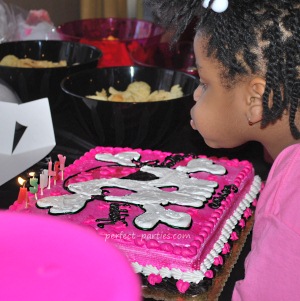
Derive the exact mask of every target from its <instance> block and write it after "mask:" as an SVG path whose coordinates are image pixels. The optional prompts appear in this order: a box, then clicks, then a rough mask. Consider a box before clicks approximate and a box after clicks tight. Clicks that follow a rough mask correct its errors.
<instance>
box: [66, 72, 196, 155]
mask: <svg viewBox="0 0 300 301" xmlns="http://www.w3.org/2000/svg"><path fill="white" fill-rule="evenodd" d="M134 81H144V82H147V83H148V84H149V85H150V86H151V89H152V91H153V90H161V89H162V90H168V91H169V90H170V88H171V87H172V86H173V85H175V84H179V85H180V86H181V87H182V90H183V93H184V95H183V97H180V98H176V99H172V100H164V101H157V102H136V103H133V102H131V103H129V102H111V101H100V100H94V99H90V98H87V97H85V96H86V95H93V94H95V92H96V91H100V90H101V89H102V88H104V89H105V90H108V88H109V87H111V86H112V87H114V88H115V89H117V90H121V91H122V90H126V88H127V86H128V85H129V84H130V83H132V82H134ZM197 84H198V80H197V78H196V77H194V76H192V75H189V74H187V73H184V72H181V71H176V70H170V69H162V68H156V67H139V66H129V67H110V68H99V69H96V70H89V71H83V72H79V73H76V74H71V75H70V76H68V77H67V78H65V79H64V80H63V81H62V83H61V87H62V90H63V91H65V92H66V93H67V94H68V95H71V96H72V98H73V105H72V107H73V108H74V118H76V119H77V120H78V122H79V123H80V125H81V127H82V128H83V129H84V131H85V135H86V139H87V140H90V142H93V143H94V144H97V145H106V146H122V147H125V146H128V147H141V148H152V149H154V148H159V147H160V146H161V145H162V144H163V143H164V141H165V140H166V139H168V138H169V137H170V135H173V134H175V133H176V131H177V130H178V129H179V128H180V127H182V126H183V125H186V124H188V122H189V120H190V109H191V107H192V105H193V91H194V90H195V88H196V87H197Z"/></svg>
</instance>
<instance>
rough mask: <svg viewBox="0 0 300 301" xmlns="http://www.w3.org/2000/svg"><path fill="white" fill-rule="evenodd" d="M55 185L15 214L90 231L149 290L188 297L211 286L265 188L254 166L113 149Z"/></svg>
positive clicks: (96, 153)
mask: <svg viewBox="0 0 300 301" xmlns="http://www.w3.org/2000/svg"><path fill="white" fill-rule="evenodd" d="M54 179H56V177H55V176H54V174H53V177H52V178H51V181H50V185H49V186H48V188H45V189H43V195H42V194H41V193H42V191H41V189H39V191H38V193H37V195H36V197H35V195H33V194H30V196H29V201H28V202H27V203H26V202H21V203H20V202H18V201H16V202H15V203H14V204H13V205H12V206H11V207H10V210H14V211H22V212H24V213H30V214H31V213H34V214H44V215H45V214H49V215H52V216H53V218H56V219H63V220H69V221H70V222H73V223H76V224H79V225H82V226H84V227H88V228H90V229H91V230H92V231H96V232H97V233H98V234H99V236H101V237H102V238H103V239H104V240H105V241H107V242H110V243H112V244H114V245H115V246H116V247H117V248H119V249H120V250H121V251H122V252H123V253H124V254H125V255H126V257H127V259H128V260H129V261H130V262H131V264H132V266H133V268H134V270H135V272H136V273H139V274H140V275H141V276H142V279H143V282H144V284H146V285H149V286H156V287H164V288H167V289H169V290H178V291H179V292H180V293H186V294H198V293H200V292H202V291H204V290H206V289H207V287H208V286H209V285H210V284H211V282H212V279H213V278H214V276H215V274H216V271H217V270H218V269H219V267H221V266H222V265H223V263H224V260H226V256H228V253H230V248H231V242H232V241H234V240H238V238H239V232H240V231H242V228H243V227H244V226H245V223H246V222H247V219H248V218H249V217H250V216H251V215H252V213H253V210H254V207H255V204H256V201H257V197H258V195H259V192H260V190H261V180H260V178H259V177H258V176H256V175H255V174H254V170H253V166H252V164H251V163H250V162H248V161H239V160H237V159H234V160H229V159H227V158H215V157H212V158H208V157H206V156H203V155H200V156H195V155H187V154H172V153H167V152H161V151H151V150H141V149H134V150H133V149H130V148H112V147H97V148H95V149H92V150H91V151H89V152H88V153H86V154H85V155H84V156H82V157H81V158H80V159H78V160H76V161H75V162H74V163H73V164H72V165H70V166H68V167H67V168H65V169H64V171H63V172H62V171H61V172H60V173H59V177H58V178H57V179H56V180H55V181H54ZM36 199H37V200H36Z"/></svg>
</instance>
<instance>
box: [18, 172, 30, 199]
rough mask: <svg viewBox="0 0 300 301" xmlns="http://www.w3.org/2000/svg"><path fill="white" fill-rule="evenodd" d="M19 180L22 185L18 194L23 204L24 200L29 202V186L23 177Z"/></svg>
mask: <svg viewBox="0 0 300 301" xmlns="http://www.w3.org/2000/svg"><path fill="white" fill-rule="evenodd" d="M18 182H19V184H20V185H21V187H20V190H19V194H18V199H17V201H18V203H20V204H22V203H23V202H24V201H25V202H27V199H28V196H27V188H26V187H25V183H26V180H24V179H22V178H21V177H18Z"/></svg>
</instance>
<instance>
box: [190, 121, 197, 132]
mask: <svg viewBox="0 0 300 301" xmlns="http://www.w3.org/2000/svg"><path fill="white" fill-rule="evenodd" d="M190 124H191V127H192V129H194V130H196V127H195V123H194V120H193V119H191V121H190Z"/></svg>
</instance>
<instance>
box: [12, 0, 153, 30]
mask: <svg viewBox="0 0 300 301" xmlns="http://www.w3.org/2000/svg"><path fill="white" fill-rule="evenodd" d="M7 3H10V4H15V5H18V6H20V7H22V8H24V9H27V10H30V9H40V8H43V9H45V10H47V11H48V12H49V14H50V16H51V19H52V21H53V22H54V24H55V25H58V24H61V23H64V22H68V21H72V20H77V19H86V18H96V17H99V18H100V17H130V18H135V17H136V18H142V19H148V20H149V19H151V15H150V13H149V12H148V11H147V10H146V9H145V7H144V1H143V0H51V1H49V0H39V1H36V0H10V1H7Z"/></svg>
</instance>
